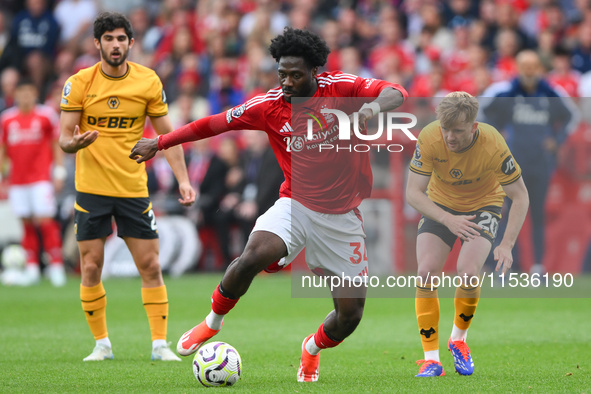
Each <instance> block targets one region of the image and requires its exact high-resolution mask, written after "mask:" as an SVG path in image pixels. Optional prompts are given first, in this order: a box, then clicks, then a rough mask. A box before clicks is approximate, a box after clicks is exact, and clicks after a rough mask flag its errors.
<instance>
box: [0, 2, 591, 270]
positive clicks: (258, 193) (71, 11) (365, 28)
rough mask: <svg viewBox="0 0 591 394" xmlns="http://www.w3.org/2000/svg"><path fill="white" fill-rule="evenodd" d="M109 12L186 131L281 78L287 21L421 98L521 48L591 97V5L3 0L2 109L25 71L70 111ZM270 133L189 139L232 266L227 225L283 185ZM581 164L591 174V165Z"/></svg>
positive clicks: (53, 102) (153, 172) (476, 89)
mask: <svg viewBox="0 0 591 394" xmlns="http://www.w3.org/2000/svg"><path fill="white" fill-rule="evenodd" d="M105 10H107V11H118V12H122V13H124V14H126V15H127V16H128V17H129V19H130V20H131V23H132V26H133V28H134V32H135V44H134V46H133V48H132V50H131V53H130V57H129V60H131V61H134V62H137V63H140V64H143V65H145V66H148V67H150V68H153V69H154V70H155V71H156V72H157V74H158V75H159V76H160V78H161V79H162V82H163V84H164V87H165V90H166V94H167V98H168V102H169V113H170V115H171V118H172V121H173V125H174V126H175V127H179V126H181V125H184V124H186V123H188V122H191V121H193V120H195V119H198V118H200V117H203V116H205V115H209V114H214V113H218V112H221V111H224V110H226V109H228V108H230V107H233V106H235V105H237V104H240V103H242V102H243V101H244V100H247V99H249V98H251V97H252V96H254V95H256V94H259V93H262V92H265V91H267V90H268V89H270V88H273V87H275V86H277V74H276V65H275V62H274V60H273V59H272V58H271V57H270V55H269V54H268V52H267V46H268V44H269V42H270V39H271V38H273V37H274V36H275V35H277V34H278V33H280V32H281V31H282V30H283V27H284V26H286V25H290V26H293V27H295V28H305V29H311V30H313V31H316V32H318V33H319V34H320V35H321V36H322V37H323V38H324V39H325V40H326V42H327V43H328V45H329V47H330V49H331V50H332V52H331V54H330V56H329V58H328V63H327V64H326V67H325V69H326V70H328V71H332V70H337V69H340V70H343V71H345V72H348V73H352V74H356V75H359V76H362V77H376V78H381V79H385V80H388V81H392V82H396V83H400V84H402V85H403V86H404V87H405V88H406V89H407V90H408V91H409V93H410V95H411V97H412V96H414V97H436V96H441V95H444V94H446V93H447V92H449V91H454V90H464V91H467V92H469V93H471V94H473V95H481V94H482V93H483V92H484V91H485V90H486V89H487V88H488V87H489V86H490V85H491V84H492V83H494V82H499V81H506V80H510V79H512V78H514V77H515V76H516V75H517V65H516V55H517V53H518V52H519V51H521V50H523V49H532V50H534V51H536V52H537V53H538V54H539V56H540V59H541V60H542V63H543V66H544V68H545V72H546V77H547V79H548V80H549V81H550V82H551V83H552V84H554V85H558V86H560V87H562V88H563V89H564V91H565V92H566V93H567V94H568V95H570V96H571V97H573V98H575V100H577V99H576V98H578V97H589V96H591V0H480V1H477V0H446V1H435V0H283V1H279V0H163V1H159V0H126V1H121V0H119V1H118V0H54V1H51V0H25V1H16V0H0V53H1V56H0V78H1V80H0V82H1V83H0V89H1V93H0V111H1V110H3V109H5V108H8V107H10V106H12V105H13V103H14V102H13V92H14V89H15V86H16V83H17V81H18V79H19V78H21V77H28V78H30V79H32V80H33V81H34V82H35V84H36V85H37V87H38V88H39V90H40V92H41V96H42V98H43V102H44V103H45V104H47V105H49V106H51V107H53V108H54V109H55V110H56V111H57V112H59V101H60V96H61V90H62V88H63V84H64V82H65V80H66V79H67V78H68V77H69V76H70V75H72V74H73V73H76V72H77V71H78V70H80V69H82V68H85V67H89V66H91V65H93V64H95V63H96V62H98V61H99V57H98V56H99V52H98V51H97V49H96V48H95V45H94V41H93V35H92V22H93V20H94V18H95V17H96V16H97V15H98V13H99V12H101V11H105ZM589 113H591V111H586V112H584V114H583V116H585V115H589ZM587 120H588V119H587ZM148 129H149V127H148ZM146 133H147V134H148V135H149V134H150V131H149V130H147V131H146ZM261 134H262V133H258V134H257V133H242V134H241V133H230V134H229V135H227V136H219V137H216V138H214V139H210V140H207V141H201V142H197V143H194V144H189V145H188V146H186V147H185V148H186V152H187V160H188V163H189V164H188V166H189V171H190V176H191V179H192V181H193V183H194V185H195V186H197V188H198V189H199V192H200V196H199V201H198V209H196V210H195V209H194V210H191V212H189V216H190V217H191V218H192V219H193V220H194V221H195V222H196V223H198V224H199V226H202V228H209V229H210V230H211V229H213V230H211V232H212V234H214V235H215V234H217V237H218V239H221V242H220V244H221V245H222V246H223V247H222V249H223V250H222V252H221V253H222V256H221V258H222V259H223V263H224V264H227V263H228V262H229V261H230V260H231V258H232V254H233V251H232V250H230V249H232V248H230V249H229V246H228V245H232V241H230V240H228V239H227V237H228V234H229V233H230V232H229V231H228V230H227V229H228V228H229V227H233V228H234V229H236V228H238V229H240V230H239V231H240V232H244V233H245V234H247V233H248V230H249V226H252V223H254V219H255V218H256V217H257V216H258V214H260V213H261V211H263V210H265V209H266V208H267V207H268V206H270V205H271V204H272V203H273V202H274V200H275V198H276V197H277V189H278V185H279V184H280V183H281V181H282V175H281V172H280V170H279V168H278V166H277V165H276V163H274V164H272V162H273V161H274V159H273V155H272V152H270V151H269V149H270V148H269V146H268V143H267V141H266V136H265V135H264V134H262V135H261ZM587 134H588V133H587ZM583 140H584V139H583ZM586 143H587V144H591V141H589V139H588V137H587V140H586ZM565 146H566V145H565ZM565 149H566V148H565ZM590 151H591V150H590ZM69 159H70V161H69V163H70V164H69V165H70V166H71V168H70V171H69V174H70V175H72V176H71V177H70V178H72V180H71V182H70V183H71V184H70V188H69V190H70V195H71V192H72V191H73V171H74V169H73V161H72V159H73V158H72V157H70V158H69ZM148 170H149V174H150V177H149V179H150V180H149V182H150V190H151V193H152V198H153V199H154V201H155V206H157V207H159V208H160V210H161V212H167V213H182V212H183V210H182V209H181V207H180V206H178V204H176V195H175V190H176V188H175V185H174V184H173V183H174V177H173V176H172V173H171V171H170V169H169V167H168V165H167V164H166V162H165V161H159V160H155V161H153V162H152V163H150V165H149V169H148ZM581 171H582V172H583V176H590V175H591V168H587V169H586V170H584V171H583V170H581ZM274 188H277V189H274ZM65 190H66V192H64V193H68V192H67V190H68V188H66V189H65ZM62 197H63V198H66V197H65V196H62ZM65 206H67V204H65ZM62 211H63V212H64V213H63V219H64V220H67V218H68V215H69V214H68V212H67V211H68V210H67V209H64V210H62ZM218 212H223V215H219V214H217V213H218ZM220 237H222V238H220ZM223 237H226V238H223ZM241 239H242V241H241V242H243V241H244V236H243V235H242V236H241ZM236 249H237V250H240V247H238V248H236Z"/></svg>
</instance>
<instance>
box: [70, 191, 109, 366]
mask: <svg viewBox="0 0 591 394" xmlns="http://www.w3.org/2000/svg"><path fill="white" fill-rule="evenodd" d="M110 204H111V203H110V200H109V199H108V198H107V197H103V196H96V195H92V194H86V193H78V194H77V195H76V202H75V204H74V229H75V233H76V240H77V241H78V249H79V251H80V274H81V284H80V300H81V301H82V310H83V311H84V315H85V316H86V321H87V323H88V326H89V328H90V331H91V333H92V335H93V336H94V339H95V341H96V345H95V348H94V350H93V351H92V353H91V354H90V355H89V356H88V357H86V358H85V359H84V361H102V360H106V359H112V358H113V352H112V351H111V341H110V340H109V335H108V332H107V316H106V310H107V296H106V292H105V288H104V287H103V283H102V282H101V274H102V269H103V263H104V251H105V242H106V239H107V236H108V235H110V234H111V233H112V231H113V230H112V227H111V214H110V212H111V205H110Z"/></svg>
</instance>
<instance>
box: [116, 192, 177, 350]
mask: <svg viewBox="0 0 591 394" xmlns="http://www.w3.org/2000/svg"><path fill="white" fill-rule="evenodd" d="M114 216H115V222H116V223H117V235H118V236H119V237H121V238H123V240H124V241H125V244H126V245H127V248H128V249H129V251H130V252H131V255H132V257H133V261H134V263H135V265H136V267H137V269H138V272H139V274H140V277H141V279H142V288H141V292H142V303H143V305H144V309H145V311H146V315H147V316H148V324H149V326H150V334H151V339H152V353H151V358H152V360H162V361H180V359H179V358H178V357H177V356H176V355H175V354H174V353H173V352H172V351H171V350H170V349H169V347H168V344H167V342H166V335H167V331H168V295H167V292H166V286H165V285H164V281H163V279H162V269H161V267H160V260H159V243H158V227H157V224H156V217H155V215H154V211H153V210H152V203H151V202H150V199H149V198H119V199H116V200H115V203H114Z"/></svg>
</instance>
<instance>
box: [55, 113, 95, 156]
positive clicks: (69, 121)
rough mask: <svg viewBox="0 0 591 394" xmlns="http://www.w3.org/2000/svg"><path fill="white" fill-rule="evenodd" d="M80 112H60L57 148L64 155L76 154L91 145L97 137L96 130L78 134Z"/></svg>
mask: <svg viewBox="0 0 591 394" xmlns="http://www.w3.org/2000/svg"><path fill="white" fill-rule="evenodd" d="M81 115H82V112H80V111H62V113H61V115H60V138H59V146H60V148H62V150H63V151H64V152H66V153H76V152H78V151H79V150H80V149H83V148H86V147H87V146H88V145H90V144H92V143H93V142H94V141H96V139H97V138H98V136H99V132H98V131H97V130H92V131H91V130H88V131H85V132H84V133H80V127H79V126H78V125H79V124H80V117H81Z"/></svg>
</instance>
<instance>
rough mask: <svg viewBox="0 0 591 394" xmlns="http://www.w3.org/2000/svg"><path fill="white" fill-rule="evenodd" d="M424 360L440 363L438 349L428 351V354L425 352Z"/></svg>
mask: <svg viewBox="0 0 591 394" xmlns="http://www.w3.org/2000/svg"><path fill="white" fill-rule="evenodd" d="M425 360H433V361H437V362H441V360H439V349H437V350H429V351H428V352H425Z"/></svg>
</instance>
